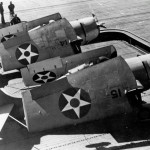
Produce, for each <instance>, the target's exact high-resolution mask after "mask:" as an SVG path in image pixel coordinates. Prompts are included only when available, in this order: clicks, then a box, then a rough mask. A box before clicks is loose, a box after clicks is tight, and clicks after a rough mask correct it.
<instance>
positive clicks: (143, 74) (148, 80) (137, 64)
mask: <svg viewBox="0 0 150 150" xmlns="http://www.w3.org/2000/svg"><path fill="white" fill-rule="evenodd" d="M126 62H127V63H128V65H129V67H130V69H131V70H132V72H133V74H134V76H135V78H136V80H138V81H139V82H140V83H141V84H142V85H143V87H144V88H146V89H149V88H150V54H147V55H142V56H138V57H133V58H129V59H126Z"/></svg>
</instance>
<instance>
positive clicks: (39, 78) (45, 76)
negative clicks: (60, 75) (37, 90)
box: [33, 71, 56, 84]
mask: <svg viewBox="0 0 150 150" xmlns="http://www.w3.org/2000/svg"><path fill="white" fill-rule="evenodd" d="M55 79H56V74H55V73H54V72H52V71H42V72H38V73H36V74H35V75H34V76H33V81H34V82H36V83H40V84H43V83H47V82H51V81H53V80H55Z"/></svg>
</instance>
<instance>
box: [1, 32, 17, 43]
mask: <svg viewBox="0 0 150 150" xmlns="http://www.w3.org/2000/svg"><path fill="white" fill-rule="evenodd" d="M14 37H16V35H14V34H9V35H5V36H4V37H2V39H1V42H2V43H3V42H5V41H8V40H9V39H12V38H14Z"/></svg>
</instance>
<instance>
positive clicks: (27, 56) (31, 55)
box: [16, 43, 39, 65]
mask: <svg viewBox="0 0 150 150" xmlns="http://www.w3.org/2000/svg"><path fill="white" fill-rule="evenodd" d="M38 57H39V52H38V49H37V48H36V47H35V46H34V45H33V44H31V43H24V44H22V45H20V46H19V47H18V48H17V49H16V58H17V60H18V61H19V62H20V63H21V64H22V65H28V64H32V63H35V62H36V61H37V59H38Z"/></svg>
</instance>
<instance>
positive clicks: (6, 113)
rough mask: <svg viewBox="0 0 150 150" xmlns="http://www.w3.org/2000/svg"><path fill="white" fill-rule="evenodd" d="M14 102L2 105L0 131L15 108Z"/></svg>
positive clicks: (0, 108) (0, 109)
mask: <svg viewBox="0 0 150 150" xmlns="http://www.w3.org/2000/svg"><path fill="white" fill-rule="evenodd" d="M13 105H14V104H8V105H3V106H1V107H0V132H1V130H2V128H3V126H4V124H5V122H6V120H7V118H8V116H9V114H10V112H11V110H12V108H13Z"/></svg>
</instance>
